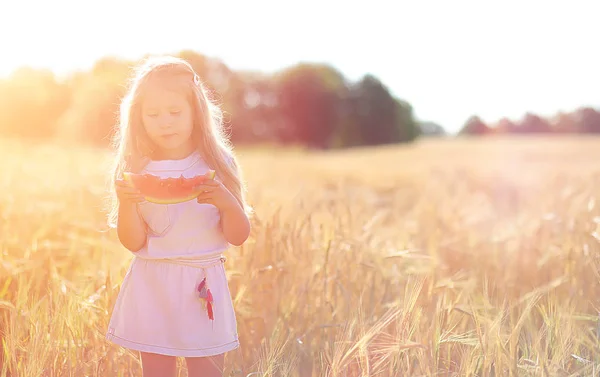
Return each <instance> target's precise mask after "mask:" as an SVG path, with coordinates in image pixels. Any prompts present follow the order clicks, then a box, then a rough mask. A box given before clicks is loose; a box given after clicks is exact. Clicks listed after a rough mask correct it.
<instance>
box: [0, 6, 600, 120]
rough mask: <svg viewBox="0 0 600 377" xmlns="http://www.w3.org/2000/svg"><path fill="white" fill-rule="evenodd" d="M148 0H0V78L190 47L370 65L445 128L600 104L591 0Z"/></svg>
mask: <svg viewBox="0 0 600 377" xmlns="http://www.w3.org/2000/svg"><path fill="white" fill-rule="evenodd" d="M151 3H152V2H151V1H148V0H145V1H141V0H135V1H134V0H104V1H96V2H90V1H69V0H52V1H47V0H44V1H41V0H38V1H31V0H19V1H6V2H0V38H1V39H0V40H1V42H2V44H1V46H2V57H1V58H0V75H7V74H9V73H10V72H11V71H13V70H14V69H15V68H16V67H18V66H20V65H24V64H26V65H30V66H34V67H48V68H51V69H53V70H54V71H55V72H57V73H58V74H62V73H65V72H68V71H69V70H70V69H74V68H75V69H88V68H89V67H90V66H91V65H92V64H93V62H94V61H95V60H96V59H98V58H100V57H103V56H106V55H112V56H121V57H127V58H136V57H139V56H141V55H143V54H145V53H170V52H177V51H179V50H181V49H192V50H195V51H198V52H200V53H203V54H206V55H209V56H214V57H218V58H221V59H222V60H223V61H224V62H225V63H226V64H227V65H228V66H230V67H231V68H233V69H237V68H244V69H246V68H250V69H260V70H266V71H272V70H276V69H279V68H282V67H285V66H288V65H291V64H294V63H295V62H297V61H312V62H328V63H330V64H332V65H333V66H335V67H336V68H338V69H339V70H341V71H342V72H343V73H344V74H345V75H346V76H348V77H349V78H352V79H357V78H359V77H360V76H362V75H363V74H365V73H367V72H370V73H373V74H375V75H376V76H378V77H379V78H380V79H381V80H382V81H383V82H384V83H385V84H386V85H387V86H388V87H389V88H390V90H391V91H392V92H393V94H394V95H396V96H397V97H400V98H403V99H405V100H407V101H408V102H410V103H411V104H412V105H413V107H414V109H415V114H416V116H417V117H418V118H419V119H422V120H432V121H435V122H438V123H440V124H441V125H442V126H444V127H445V128H446V129H447V130H449V131H451V132H454V131H457V130H458V129H459V128H460V127H461V126H462V124H463V123H464V121H465V120H466V119H467V118H468V117H469V116H470V115H472V114H475V113H476V114H478V115H480V116H481V117H482V118H483V119H484V120H485V121H490V122H493V121H496V120H498V119H499V118H500V117H502V116H508V117H511V118H513V119H517V118H519V117H521V116H522V115H523V114H524V113H525V112H526V111H533V112H536V113H538V114H541V115H552V114H554V113H556V112H557V111H559V110H566V111H569V110H573V109H575V108H577V107H579V106H581V105H591V106H596V107H600V95H598V88H599V87H600V70H599V67H600V53H599V52H598V48H597V46H598V45H599V44H600V39H599V38H600V23H598V18H597V15H598V11H599V10H600V1H598V0H589V1H580V0H569V1H566V0H561V1H559V0H556V1H550V0H545V1H538V0H502V1H500V0H499V1H495V2H491V1H482V0H470V1H468V0H454V1H448V0H439V1H427V0H413V1H408V0H403V1H399V0H397V1H392V0H368V1H356V2H350V1H348V0H345V1H333V0H328V1H326V0H303V1H293V2H290V1H288V2H284V1H277V0H272V1H269V0H253V1H237V2H234V1H225V0H212V1H206V0H192V1H183V0H170V1H165V0H161V1H156V2H155V3H154V5H150V4H151ZM594 3H595V4H594ZM288 7H289V8H288Z"/></svg>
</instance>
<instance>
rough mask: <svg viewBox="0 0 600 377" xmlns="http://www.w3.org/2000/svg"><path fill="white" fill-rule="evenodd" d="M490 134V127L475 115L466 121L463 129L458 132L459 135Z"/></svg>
mask: <svg viewBox="0 0 600 377" xmlns="http://www.w3.org/2000/svg"><path fill="white" fill-rule="evenodd" d="M489 133H491V129H490V127H488V125H487V124H485V123H484V122H483V121H482V120H481V118H479V116H477V115H473V116H471V117H469V119H467V121H466V122H465V125H464V126H463V128H462V129H461V130H460V131H459V133H458V134H459V135H486V134H489Z"/></svg>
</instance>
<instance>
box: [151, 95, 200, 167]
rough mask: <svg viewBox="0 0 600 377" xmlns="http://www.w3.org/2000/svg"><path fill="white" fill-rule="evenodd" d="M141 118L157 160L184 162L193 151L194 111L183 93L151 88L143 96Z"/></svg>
mask: <svg viewBox="0 0 600 377" xmlns="http://www.w3.org/2000/svg"><path fill="white" fill-rule="evenodd" d="M141 116H142V123H143V125H144V129H145V130H146V133H147V134H148V137H149V138H150V140H151V141H152V142H153V143H154V145H155V147H156V150H155V153H156V155H157V157H158V158H163V159H179V158H184V157H186V156H188V155H189V154H190V153H191V152H192V151H193V150H194V145H193V141H192V138H191V136H192V130H193V128H194V117H193V112H192V107H191V106H190V104H189V103H188V101H187V100H186V98H185V96H184V95H183V94H182V93H179V92H176V91H173V90H169V89H167V88H164V87H162V88H161V87H154V88H152V89H151V90H149V91H148V92H147V93H146V95H145V96H144V100H143V102H142V104H141Z"/></svg>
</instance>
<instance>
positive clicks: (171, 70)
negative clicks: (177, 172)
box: [108, 56, 252, 228]
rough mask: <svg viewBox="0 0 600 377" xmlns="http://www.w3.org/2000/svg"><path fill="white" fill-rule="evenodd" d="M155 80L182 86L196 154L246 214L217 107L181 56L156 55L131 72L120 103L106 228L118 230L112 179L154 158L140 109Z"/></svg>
mask: <svg viewBox="0 0 600 377" xmlns="http://www.w3.org/2000/svg"><path fill="white" fill-rule="evenodd" d="M155 79H159V80H163V81H165V80H166V81H165V82H166V85H175V86H178V87H183V89H184V92H185V94H186V96H187V98H188V101H189V103H190V106H191V107H192V113H193V117H194V129H193V132H192V137H193V138H194V141H195V145H196V147H197V149H198V152H199V153H200V155H201V156H202V158H203V159H204V161H206V163H207V164H208V166H209V167H210V168H211V169H214V170H215V171H216V174H217V176H218V177H220V178H221V180H222V182H223V184H224V186H225V187H226V188H227V189H228V190H229V191H230V192H231V193H232V194H233V196H234V197H235V198H236V199H237V201H238V202H239V203H240V205H241V206H242V208H243V209H244V211H245V212H246V214H248V215H250V214H251V212H252V209H251V208H250V207H249V206H248V205H247V203H246V199H245V186H244V183H243V180H242V176H241V171H240V169H239V166H238V162H237V159H236V157H235V155H234V153H233V146H232V144H231V142H230V140H229V139H228V137H227V135H226V133H225V131H224V128H223V122H222V111H221V109H220V108H219V107H218V106H217V105H216V104H215V103H214V102H213V101H212V100H211V99H210V98H209V95H208V91H207V89H206V88H205V87H204V85H203V84H202V82H201V81H200V78H199V76H198V75H197V74H196V72H195V71H194V69H193V67H192V66H191V64H189V63H188V62H187V61H185V60H183V59H180V58H176V57H172V56H159V57H150V58H147V59H146V60H145V61H144V62H142V64H140V65H139V66H138V67H137V69H135V70H134V75H133V77H132V79H131V82H130V85H129V90H128V91H127V92H126V94H125V96H124V97H123V99H122V101H121V105H120V114H119V122H118V127H117V130H116V132H115V135H114V138H113V147H114V148H115V151H116V156H115V160H114V165H113V167H112V174H111V178H112V180H111V186H110V187H111V199H112V200H111V206H110V214H109V220H108V223H109V226H111V227H113V228H114V227H116V224H117V217H118V208H119V202H118V199H117V197H116V193H115V185H114V181H115V180H116V179H120V178H122V175H123V172H125V171H133V172H139V171H141V170H142V169H143V168H144V167H145V165H146V163H147V162H148V161H149V160H150V158H151V156H152V152H153V148H152V147H151V145H152V144H151V142H150V140H149V138H148V137H147V135H146V132H145V129H144V127H143V124H142V118H141V110H140V107H141V102H142V98H143V95H144V93H145V90H146V88H147V86H148V84H149V83H150V82H151V81H153V80H155Z"/></svg>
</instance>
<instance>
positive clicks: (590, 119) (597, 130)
mask: <svg viewBox="0 0 600 377" xmlns="http://www.w3.org/2000/svg"><path fill="white" fill-rule="evenodd" d="M502 134H516V135H519V134H600V111H598V110H596V109H595V108H593V107H585V106H584V107H580V108H578V109H576V110H574V111H571V112H564V111H562V112H558V113H557V114H555V115H554V116H551V117H542V116H540V115H537V114H534V113H531V112H530V113H527V114H525V115H524V116H523V117H522V118H521V119H518V120H516V121H513V120H511V119H509V118H507V117H504V118H502V119H500V120H499V121H497V122H494V123H485V122H484V121H483V120H481V118H480V117H479V116H477V115H474V116H472V117H470V118H469V119H467V121H466V122H465V125H464V126H463V128H462V129H461V131H460V132H459V135H502Z"/></svg>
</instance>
